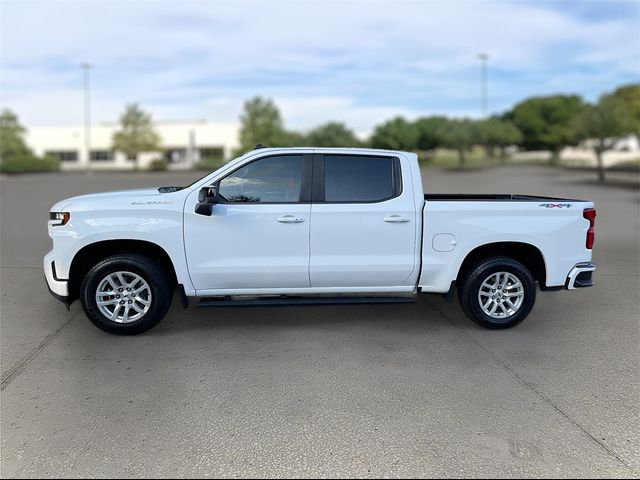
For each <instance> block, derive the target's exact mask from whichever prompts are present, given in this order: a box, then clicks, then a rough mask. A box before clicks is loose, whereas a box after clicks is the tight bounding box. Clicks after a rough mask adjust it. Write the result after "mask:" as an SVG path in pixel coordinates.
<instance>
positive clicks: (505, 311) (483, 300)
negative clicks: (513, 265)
mask: <svg viewBox="0 0 640 480" xmlns="http://www.w3.org/2000/svg"><path fill="white" fill-rule="evenodd" d="M523 300H524V286H523V285H522V282H521V281H520V280H519V279H518V277H516V276H515V275H513V274H511V273H509V272H496V273H492V274H491V275H489V276H488V277H487V278H485V280H484V281H483V282H482V285H480V291H479V292H478V302H479V303H480V307H481V308H482V311H483V312H484V313H486V314H487V315H489V316H490V317H491V318H498V319H500V318H509V317H512V316H513V315H515V314H516V313H517V312H518V310H519V309H520V307H521V306H522V302H523Z"/></svg>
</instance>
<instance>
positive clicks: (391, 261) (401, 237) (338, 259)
mask: <svg viewBox="0 0 640 480" xmlns="http://www.w3.org/2000/svg"><path fill="white" fill-rule="evenodd" d="M379 154H380V153H379V152H378V155H379ZM392 156H395V157H398V158H399V159H400V167H401V173H402V184H403V189H402V192H401V194H400V195H399V196H398V197H396V198H392V199H390V200H386V201H383V202H374V203H335V204H333V203H317V204H313V205H312V207H311V236H310V238H311V260H310V263H309V275H310V277H311V286H312V287H319V288H322V287H325V288H326V287H363V288H366V287H384V286H408V285H412V286H414V285H415V282H416V278H415V275H413V274H414V272H416V271H417V268H416V265H417V263H416V262H417V259H418V258H419V257H418V255H419V243H418V238H419V233H420V232H419V229H420V222H419V221H416V219H417V218H420V217H421V216H420V215H418V214H417V212H416V207H415V199H414V195H415V194H416V192H415V190H414V188H413V181H412V180H413V179H412V175H411V161H410V160H409V158H407V157H406V156H404V155H398V154H394V155H392ZM416 164H417V162H416ZM420 195H422V189H420Z"/></svg>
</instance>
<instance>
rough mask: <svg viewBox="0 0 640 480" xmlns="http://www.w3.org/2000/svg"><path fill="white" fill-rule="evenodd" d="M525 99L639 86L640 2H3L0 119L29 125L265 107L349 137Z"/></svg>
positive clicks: (223, 115) (288, 119) (290, 121)
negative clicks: (128, 108) (386, 124)
mask: <svg viewBox="0 0 640 480" xmlns="http://www.w3.org/2000/svg"><path fill="white" fill-rule="evenodd" d="M480 52H486V53H487V54H488V55H489V60H488V93H489V99H488V108H489V111H490V113H500V112H502V111H505V110H507V109H509V108H510V107H512V106H513V105H514V104H516V103H517V102H519V101H520V100H522V99H523V98H526V97H529V96H539V95H550V94H556V93H576V94H580V95H582V96H583V97H585V98H586V99H587V100H589V101H595V100H597V98H598V96H599V95H601V94H602V93H604V92H606V91H610V90H612V89H614V88H615V87H616V86H618V85H621V84H627V83H632V82H638V81H640V0H635V1H629V2H617V1H604V0H603V1H594V0H591V1H569V0H566V1H545V0H538V1H533V0H532V1H525V0H512V1H494V0H491V1H489V0H485V1H482V0H477V1H471V0H449V1H414V2H403V1H391V0H388V1H357V0H354V1H330V0H325V1H290V2H275V1H251V2H249V1H232V2H218V1H198V2H191V1H175V0H174V1H159V0H155V1H111V2H106V1H82V0H75V1H66V2H60V1H40V2H33V1H25V0H22V1H8V0H0V105H1V106H2V107H3V108H10V109H12V110H14V111H15V112H16V113H17V114H18V115H19V117H20V119H21V121H22V122H23V123H24V124H25V125H26V126H27V127H28V126H29V125H69V124H81V123H82V121H83V112H84V107H83V101H84V97H83V77H82V70H81V68H80V66H79V65H80V63H81V62H90V63H91V64H92V65H93V68H92V70H91V111H92V121H93V122H96V123H100V122H112V121H115V120H116V119H117V118H118V116H119V114H120V113H121V111H122V110H123V108H124V105H125V104H126V103H130V102H138V103H140V104H141V105H142V106H143V108H145V109H147V110H149V111H150V112H151V113H152V115H153V117H154V118H155V119H157V120H171V121H175V120H192V119H205V120H209V121H219V122H237V121H238V117H239V115H240V113H241V111H242V105H243V102H244V101H245V100H247V99H249V98H251V97H253V96H255V95H261V96H263V97H268V98H272V99H273V100H274V101H275V102H276V104H277V105H278V106H279V108H280V110H281V112H282V115H283V118H284V121H285V125H286V127H287V128H291V129H298V130H308V129H309V128H312V127H313V126H316V125H318V124H321V123H324V122H327V121H330V120H335V121H340V122H344V123H346V124H347V125H348V126H350V127H351V128H353V129H355V130H356V131H357V132H359V133H361V134H364V133H367V132H369V131H370V130H371V129H372V128H373V127H374V126H375V125H376V124H379V123H381V122H382V121H384V120H387V119H389V118H391V117H394V116H396V115H403V116H405V117H408V118H415V117H417V116H421V115H431V114H446V115H452V116H469V117H479V116H480V115H481V101H480V92H481V88H480V61H479V60H478V53H480Z"/></svg>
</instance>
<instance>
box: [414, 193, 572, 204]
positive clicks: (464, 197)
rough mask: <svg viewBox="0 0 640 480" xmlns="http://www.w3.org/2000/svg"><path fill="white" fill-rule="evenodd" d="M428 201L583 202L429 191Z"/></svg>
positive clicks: (534, 196)
mask: <svg viewBox="0 0 640 480" xmlns="http://www.w3.org/2000/svg"><path fill="white" fill-rule="evenodd" d="M424 199H425V200H428V201H465V202H469V201H485V202H545V201H553V202H582V201H584V200H577V199H573V198H561V197H545V196H538V195H520V194H514V193H476V194H470V193H429V194H425V196H424Z"/></svg>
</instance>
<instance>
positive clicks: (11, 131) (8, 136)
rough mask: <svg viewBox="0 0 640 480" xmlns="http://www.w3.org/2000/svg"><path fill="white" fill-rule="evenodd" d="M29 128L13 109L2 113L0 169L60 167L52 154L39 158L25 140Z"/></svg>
mask: <svg viewBox="0 0 640 480" xmlns="http://www.w3.org/2000/svg"><path fill="white" fill-rule="evenodd" d="M26 132H27V130H26V129H25V128H24V127H23V126H22V124H21V123H20V121H19V120H18V116H17V115H16V114H15V113H13V112H12V111H11V110H8V109H4V110H3V111H2V113H0V171H1V172H6V173H24V172H46V171H52V170H59V169H60V161H59V160H58V159H57V158H55V157H52V156H48V155H47V156H45V157H44V158H38V157H36V155H35V154H34V153H33V152H32V151H31V149H30V148H29V147H28V146H27V144H26V142H25V141H24V135H25V133H26Z"/></svg>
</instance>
